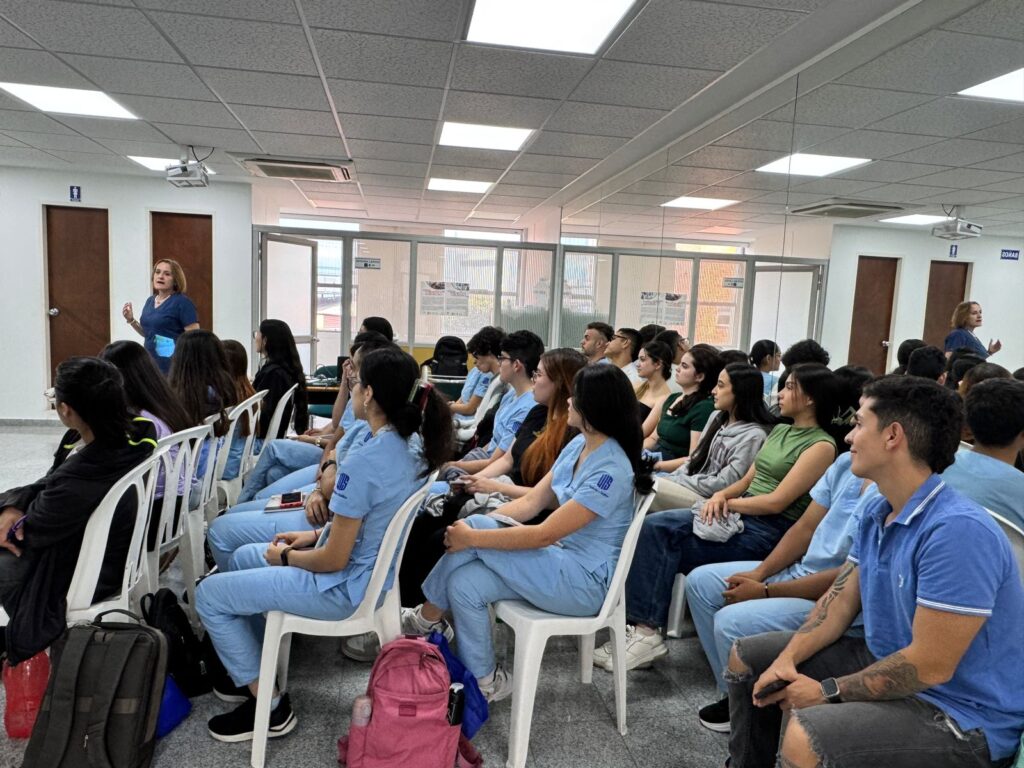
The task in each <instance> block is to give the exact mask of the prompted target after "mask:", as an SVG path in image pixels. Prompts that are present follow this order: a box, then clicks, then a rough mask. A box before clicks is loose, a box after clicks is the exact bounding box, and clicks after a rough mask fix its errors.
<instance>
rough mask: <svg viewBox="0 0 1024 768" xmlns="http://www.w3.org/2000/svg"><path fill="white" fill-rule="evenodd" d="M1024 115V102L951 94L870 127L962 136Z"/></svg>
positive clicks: (934, 134) (899, 131) (904, 131)
mask: <svg viewBox="0 0 1024 768" xmlns="http://www.w3.org/2000/svg"><path fill="white" fill-rule="evenodd" d="M1020 117H1024V105H1020V104H1007V103H999V102H993V101H982V100H980V99H966V98H963V97H949V98H945V99H937V100H936V101H932V102H930V103H928V104H922V105H921V106H919V107H914V108H913V109H909V110H907V111H906V112H903V113H901V114H899V115H894V116H892V117H888V118H886V119H885V120H881V121H879V122H877V123H875V124H874V125H872V126H871V127H872V128H874V129H877V130H882V131H896V132H898V133H919V134H924V135H926V136H948V137H955V136H962V135H964V134H965V133H970V132H972V131H977V130H982V129H984V128H989V127H991V126H994V125H998V124H999V123H1006V122H1008V121H1010V120H1013V119H1014V118H1020Z"/></svg>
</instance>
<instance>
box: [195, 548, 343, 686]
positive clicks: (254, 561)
mask: <svg viewBox="0 0 1024 768" xmlns="http://www.w3.org/2000/svg"><path fill="white" fill-rule="evenodd" d="M266 549H267V546H266V544H250V545H248V546H246V547H243V548H241V549H239V550H238V551H237V552H235V554H234V555H233V556H232V557H231V561H230V563H229V564H228V568H227V570H226V571H224V572H223V573H215V574H214V575H212V576H210V577H209V578H207V579H204V580H203V582H202V583H201V584H200V585H199V589H198V591H197V592H196V611H198V613H199V617H200V618H201V619H202V620H203V626H204V627H206V631H207V632H209V633H210V638H211V639H212V640H213V647H214V648H215V649H216V650H217V655H218V656H219V657H220V660H221V661H222V662H224V666H225V668H226V669H227V671H228V674H230V675H231V679H232V680H233V681H234V683H235V685H248V684H249V683H252V682H254V681H256V680H258V679H259V676H260V654H261V653H262V650H263V629H264V624H265V622H264V618H263V614H264V613H265V612H267V611H288V612H289V613H295V614H298V615H300V616H308V617H309V618H311V619H325V620H329V621H337V620H339V619H344V618H347V617H348V616H351V615H352V613H353V612H354V611H355V609H356V607H357V606H354V605H352V604H351V603H350V602H349V599H348V597H347V596H346V595H345V590H344V584H339V585H337V586H334V587H332V588H330V589H328V590H326V591H323V592H321V591H320V590H319V588H318V587H317V585H316V581H315V580H314V574H312V573H310V572H309V571H305V570H303V569H301V568H295V567H284V566H274V567H271V566H268V565H267V562H266V560H264V559H263V553H264V552H266Z"/></svg>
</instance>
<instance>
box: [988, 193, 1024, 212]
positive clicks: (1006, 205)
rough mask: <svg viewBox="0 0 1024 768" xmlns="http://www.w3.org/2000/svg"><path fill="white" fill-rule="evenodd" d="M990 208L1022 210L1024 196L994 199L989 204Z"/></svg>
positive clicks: (1023, 208)
mask: <svg viewBox="0 0 1024 768" xmlns="http://www.w3.org/2000/svg"><path fill="white" fill-rule="evenodd" d="M989 207H990V208H999V209H1002V210H1007V211H1024V196H1021V197H1007V198H1004V199H1002V200H996V201H994V202H992V203H991V204H990V205H989Z"/></svg>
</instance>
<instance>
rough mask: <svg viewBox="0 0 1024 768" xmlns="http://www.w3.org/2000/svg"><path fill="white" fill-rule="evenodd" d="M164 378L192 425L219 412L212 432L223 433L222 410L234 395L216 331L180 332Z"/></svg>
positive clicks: (224, 418) (235, 399) (232, 402)
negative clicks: (169, 369)
mask: <svg viewBox="0 0 1024 768" xmlns="http://www.w3.org/2000/svg"><path fill="white" fill-rule="evenodd" d="M168 381H169V383H170V385H171V389H173V390H174V391H175V393H177V395H178V400H179V401H180V402H181V405H182V407H183V408H184V409H185V414H186V415H187V416H188V419H189V422H191V424H192V426H198V425H199V424H202V423H203V420H204V419H205V418H206V417H207V416H209V415H211V414H214V413H219V414H220V419H219V420H218V421H217V423H216V424H215V425H214V429H213V431H214V434H216V435H217V436H218V437H221V436H223V435H224V433H226V432H227V430H228V419H227V413H225V411H226V409H228V408H230V407H231V406H233V405H235V404H237V403H238V396H237V395H236V393H235V383H234V381H232V379H231V374H230V373H228V360H227V356H226V355H225V354H224V345H223V344H221V341H220V339H219V338H217V336H216V334H214V333H213V332H212V331H204V330H202V329H198V330H195V331H186V332H185V333H183V334H181V336H179V337H178V341H177V343H176V345H175V348H174V355H173V357H171V373H170V376H169V377H168Z"/></svg>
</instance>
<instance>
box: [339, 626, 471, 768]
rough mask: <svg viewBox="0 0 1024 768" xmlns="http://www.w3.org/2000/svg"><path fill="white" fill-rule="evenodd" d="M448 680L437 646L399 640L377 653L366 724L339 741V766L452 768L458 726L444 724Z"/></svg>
mask: <svg viewBox="0 0 1024 768" xmlns="http://www.w3.org/2000/svg"><path fill="white" fill-rule="evenodd" d="M450 685H451V678H450V677H449V675H448V667H447V666H446V665H445V662H444V657H443V656H442V655H441V651H440V650H438V648H437V646H436V645H433V644H431V643H428V642H427V641H426V639H424V638H422V637H400V638H398V639H397V640H393V641H392V642H390V643H388V644H387V645H385V646H384V647H383V649H381V652H380V655H379V656H378V657H377V661H376V662H374V664H373V671H372V672H370V682H369V685H367V687H366V695H367V696H369V697H370V699H371V701H372V704H373V709H372V711H371V713H370V722H369V724H367V725H365V726H361V727H360V726H355V725H353V726H351V727H350V728H349V732H348V737H342V738H340V739H338V762H339V763H340V764H341V765H344V766H347V767H348V768H407V767H408V766H416V768H452V766H454V765H455V761H456V757H457V755H458V747H459V734H460V733H461V728H460V726H458V725H450V724H449V723H448V687H449V686H450Z"/></svg>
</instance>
